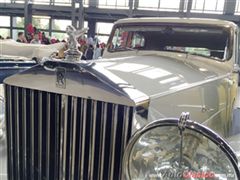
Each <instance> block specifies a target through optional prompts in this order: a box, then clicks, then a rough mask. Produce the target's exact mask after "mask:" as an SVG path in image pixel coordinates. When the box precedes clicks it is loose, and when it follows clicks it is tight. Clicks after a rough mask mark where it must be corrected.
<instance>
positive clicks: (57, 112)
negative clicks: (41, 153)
mask: <svg viewBox="0 0 240 180" xmlns="http://www.w3.org/2000/svg"><path fill="white" fill-rule="evenodd" d="M58 96H59V95H57V94H55V97H54V99H55V108H56V111H55V129H56V130H55V153H54V154H55V157H54V160H55V162H54V165H55V166H54V179H58V177H59V176H58V175H59V169H58V168H59V161H58V158H59V123H60V116H59V113H60V108H59V105H60V104H59V103H60V101H59V97H58Z"/></svg>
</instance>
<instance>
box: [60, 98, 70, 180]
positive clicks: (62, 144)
mask: <svg viewBox="0 0 240 180" xmlns="http://www.w3.org/2000/svg"><path fill="white" fill-rule="evenodd" d="M61 104H62V107H61V108H62V109H61V112H62V114H61V132H60V135H61V137H60V162H59V163H60V167H59V179H61V180H65V178H66V145H67V142H66V141H67V111H68V96H66V95H62V103H61Z"/></svg>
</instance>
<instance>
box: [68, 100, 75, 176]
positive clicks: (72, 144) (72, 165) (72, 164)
mask: <svg viewBox="0 0 240 180" xmlns="http://www.w3.org/2000/svg"><path fill="white" fill-rule="evenodd" d="M71 118H72V119H71V130H70V132H71V135H70V136H71V137H70V160H69V167H70V168H69V179H70V180H74V175H75V174H74V170H75V148H76V121H77V97H72V104H71Z"/></svg>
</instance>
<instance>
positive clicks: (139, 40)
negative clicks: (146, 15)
mask: <svg viewBox="0 0 240 180" xmlns="http://www.w3.org/2000/svg"><path fill="white" fill-rule="evenodd" d="M144 46H145V39H144V37H143V36H142V35H140V34H138V33H134V35H133V38H132V48H143V47H144Z"/></svg>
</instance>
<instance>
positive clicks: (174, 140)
mask: <svg viewBox="0 0 240 180" xmlns="http://www.w3.org/2000/svg"><path fill="white" fill-rule="evenodd" d="M123 176H124V179H138V180H141V179H164V180H168V179H181V178H184V179H221V180H223V179H228V180H235V179H239V177H240V175H239V170H238V168H237V158H236V156H235V154H234V153H233V150H232V149H231V148H230V146H229V145H228V144H227V143H226V142H225V141H224V140H223V139H222V138H221V137H220V136H218V135H217V134H216V133H214V132H213V131H211V130H210V129H208V128H207V127H204V126H203V125H200V124H198V123H196V122H193V121H191V120H186V121H185V122H184V124H181V123H179V120H177V119H165V120H159V121H155V122H153V123H151V124H149V125H147V126H146V127H144V128H143V129H141V130H139V131H138V132H137V133H136V134H135V135H134V136H133V138H132V139H131V141H130V143H129V144H128V146H127V148H126V151H125V153H124V160H123Z"/></svg>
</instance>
